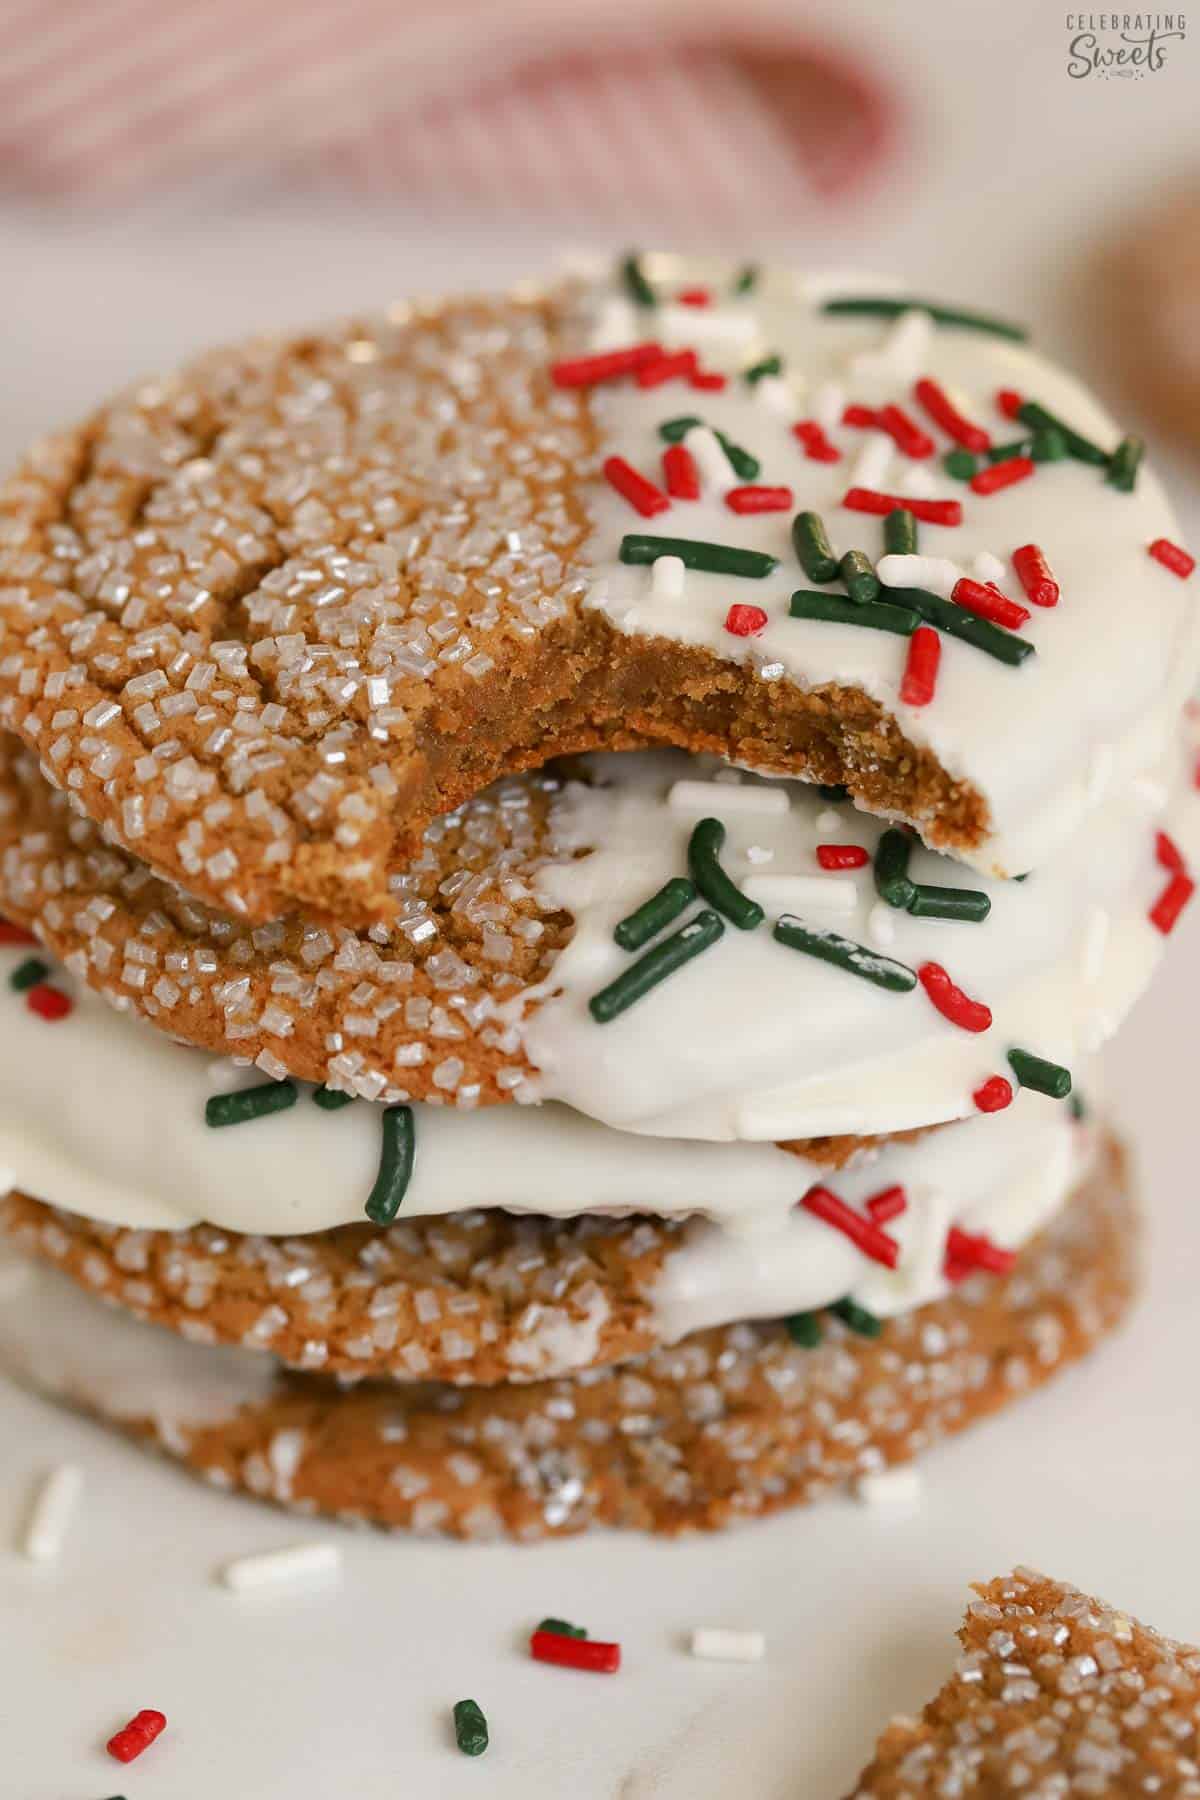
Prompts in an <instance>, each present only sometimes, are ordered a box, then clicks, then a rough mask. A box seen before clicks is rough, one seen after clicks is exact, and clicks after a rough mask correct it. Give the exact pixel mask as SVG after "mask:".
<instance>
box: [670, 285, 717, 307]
mask: <svg viewBox="0 0 1200 1800" xmlns="http://www.w3.org/2000/svg"><path fill="white" fill-rule="evenodd" d="M675 298H676V299H677V300H678V302H679V304H680V306H711V305H712V295H711V294H710V293H709V291H708V289H707V288H705V287H695V288H683V289H681V290H680V292H679V293H678V294H676V296H675Z"/></svg>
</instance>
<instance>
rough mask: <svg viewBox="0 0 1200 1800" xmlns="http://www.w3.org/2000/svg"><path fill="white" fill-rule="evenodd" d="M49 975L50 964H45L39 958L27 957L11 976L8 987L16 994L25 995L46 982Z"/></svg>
mask: <svg viewBox="0 0 1200 1800" xmlns="http://www.w3.org/2000/svg"><path fill="white" fill-rule="evenodd" d="M49 973H50V965H49V963H44V962H43V961H42V960H41V958H40V957H38V956H27V957H26V958H25V961H24V962H21V963H18V964H17V966H16V968H15V969H14V970H13V972H12V974H11V975H10V976H9V978H8V985H9V987H10V988H12V990H13V992H14V993H17V994H23V993H25V992H26V990H27V989H29V988H31V987H37V986H38V985H39V984H40V983H42V982H44V981H45V979H46V977H47V975H49Z"/></svg>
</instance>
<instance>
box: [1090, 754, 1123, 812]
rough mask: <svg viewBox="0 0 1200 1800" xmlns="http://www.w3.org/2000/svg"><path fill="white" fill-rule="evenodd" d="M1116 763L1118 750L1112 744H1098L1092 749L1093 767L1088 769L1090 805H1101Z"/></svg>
mask: <svg viewBox="0 0 1200 1800" xmlns="http://www.w3.org/2000/svg"><path fill="white" fill-rule="evenodd" d="M1116 764H1117V758H1116V752H1115V751H1114V750H1113V747H1112V745H1111V744H1097V745H1096V748H1095V749H1094V750H1093V751H1092V761H1091V767H1090V768H1089V769H1088V778H1087V802H1088V805H1089V806H1099V804H1100V802H1101V800H1103V798H1104V796H1105V794H1107V792H1108V789H1109V784H1110V782H1111V781H1112V778H1113V770H1114V769H1115V768H1116Z"/></svg>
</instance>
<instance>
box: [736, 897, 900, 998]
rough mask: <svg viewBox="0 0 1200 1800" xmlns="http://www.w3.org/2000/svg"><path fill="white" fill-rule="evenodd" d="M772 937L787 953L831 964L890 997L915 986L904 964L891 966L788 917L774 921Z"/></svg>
mask: <svg viewBox="0 0 1200 1800" xmlns="http://www.w3.org/2000/svg"><path fill="white" fill-rule="evenodd" d="M772 936H773V937H774V938H775V940H776V942H777V943H780V944H786V945H787V947H788V949H789V950H802V951H803V952H804V954H805V955H806V956H815V957H817V958H819V960H820V961H821V962H827V963H833V964H834V966H835V967H836V968H839V969H845V970H846V971H847V972H848V973H849V974H851V975H858V976H860V977H861V978H862V980H863V981H870V982H872V983H873V984H874V986H875V987H881V988H886V989H887V990H888V992H889V993H891V994H907V993H908V992H909V991H910V989H912V988H915V987H916V985H917V978H916V975H915V974H914V973H913V971H912V970H911V969H910V968H909V967H908V966H907V965H906V964H905V963H900V962H893V961H892V959H891V957H890V956H880V955H878V954H877V952H876V951H874V950H868V949H867V946H866V945H865V944H856V943H855V942H854V940H853V939H852V938H844V937H841V936H840V935H839V934H838V933H837V932H836V931H818V930H816V929H814V927H812V926H810V925H805V924H803V923H802V922H801V921H800V920H799V919H797V918H793V916H792V915H791V914H790V913H785V914H784V916H783V918H782V919H777V920H776V921H775V927H774V930H773V932H772Z"/></svg>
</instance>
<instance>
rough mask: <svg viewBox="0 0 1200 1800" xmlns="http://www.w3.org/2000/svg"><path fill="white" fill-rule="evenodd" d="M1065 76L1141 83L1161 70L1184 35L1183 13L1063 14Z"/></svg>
mask: <svg viewBox="0 0 1200 1800" xmlns="http://www.w3.org/2000/svg"><path fill="white" fill-rule="evenodd" d="M1067 35H1068V43H1067V74H1068V75H1069V76H1070V77H1071V78H1072V80H1074V81H1084V80H1086V79H1087V77H1089V76H1092V75H1094V76H1097V77H1098V78H1099V80H1101V81H1108V80H1109V79H1116V80H1119V81H1140V80H1141V79H1142V77H1143V76H1144V75H1155V74H1157V73H1158V71H1159V70H1160V69H1162V68H1165V67H1166V63H1167V58H1168V55H1169V53H1170V51H1171V49H1172V48H1173V46H1174V45H1175V44H1176V43H1179V42H1181V41H1182V40H1183V39H1184V38H1185V37H1186V36H1187V15H1186V13H1181V12H1172V13H1144V12H1135V13H1116V12H1113V13H1109V12H1100V13H1075V12H1069V13H1068V14H1067Z"/></svg>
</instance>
